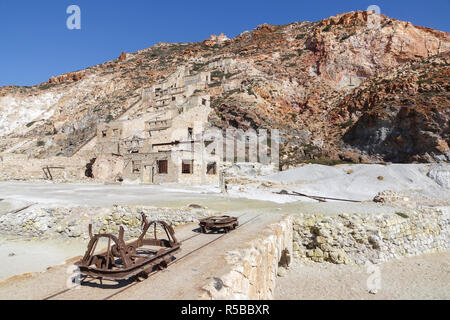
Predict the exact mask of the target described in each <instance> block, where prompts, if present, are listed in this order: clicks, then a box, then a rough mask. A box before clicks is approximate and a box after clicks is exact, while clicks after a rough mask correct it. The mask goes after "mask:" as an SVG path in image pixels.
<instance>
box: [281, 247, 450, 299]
mask: <svg viewBox="0 0 450 320" xmlns="http://www.w3.org/2000/svg"><path fill="white" fill-rule="evenodd" d="M376 274H378V275H379V276H380V277H379V279H380V281H379V282H378V284H379V287H378V288H379V289H378V290H377V293H376V294H375V295H373V294H370V293H369V287H368V282H369V284H372V285H375V286H378V285H377V282H376V281H374V279H375V278H373V277H374V276H375V275H376ZM274 294H275V299H280V300H323V299H331V300H349V299H350V300H361V299H363V300H377V299H383V300H393V299H402V300H404V299H406V300H415V299H426V300H434V299H444V300H449V299H450V253H448V252H447V253H439V254H427V255H422V256H418V257H412V258H404V259H401V260H393V261H390V262H386V263H383V264H382V265H380V266H379V272H378V271H375V270H374V269H373V270H371V269H367V268H366V267H353V266H344V265H339V266H337V265H333V264H328V263H325V264H317V263H311V264H308V265H303V264H300V263H298V262H296V263H294V264H293V266H292V267H291V268H290V270H289V271H288V273H287V276H285V277H278V279H277V286H276V288H275V293H274Z"/></svg>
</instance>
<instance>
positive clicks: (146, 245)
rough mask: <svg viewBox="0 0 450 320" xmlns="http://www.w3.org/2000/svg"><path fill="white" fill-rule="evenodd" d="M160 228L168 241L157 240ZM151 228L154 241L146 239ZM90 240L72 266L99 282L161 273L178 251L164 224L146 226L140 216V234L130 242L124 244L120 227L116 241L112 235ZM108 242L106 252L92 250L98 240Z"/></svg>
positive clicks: (172, 231)
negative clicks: (79, 258) (82, 254)
mask: <svg viewBox="0 0 450 320" xmlns="http://www.w3.org/2000/svg"><path fill="white" fill-rule="evenodd" d="M158 225H159V226H161V227H162V229H163V230H164V232H165V234H166V236H167V239H158V238H157V226H158ZM152 226H153V231H154V232H153V233H154V238H147V237H146V235H147V232H148V231H149V230H150V228H151V227H152ZM89 235H90V237H91V240H90V241H89V244H88V249H87V251H86V253H85V255H84V257H83V259H82V260H80V261H78V262H77V263H75V264H76V265H77V266H78V267H79V268H80V272H81V274H83V275H85V276H90V277H94V278H99V279H107V280H125V279H129V278H133V277H134V278H136V279H137V278H138V277H144V278H145V277H146V276H147V275H148V274H149V273H151V272H153V271H156V270H161V269H164V268H166V267H167V265H168V264H169V263H170V262H171V261H173V260H174V259H175V257H174V256H173V254H174V253H175V252H176V251H177V250H179V249H180V243H179V242H178V241H177V239H176V238H175V232H174V230H173V228H172V226H170V225H168V224H167V223H165V222H163V221H152V222H148V221H147V217H146V216H145V215H144V214H142V234H141V235H140V237H139V238H138V239H137V240H135V241H132V242H128V243H125V241H124V240H123V237H124V229H123V227H120V231H119V237H118V238H117V237H115V236H114V235H111V234H96V235H93V234H92V225H89ZM102 238H103V239H105V240H107V241H108V246H107V248H106V251H104V252H101V253H96V252H95V249H96V247H97V245H98V243H99V240H100V239H102Z"/></svg>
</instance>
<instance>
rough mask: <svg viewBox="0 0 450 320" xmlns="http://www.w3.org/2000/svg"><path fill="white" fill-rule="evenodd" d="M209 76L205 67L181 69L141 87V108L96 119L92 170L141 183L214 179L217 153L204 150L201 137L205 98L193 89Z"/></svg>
mask: <svg viewBox="0 0 450 320" xmlns="http://www.w3.org/2000/svg"><path fill="white" fill-rule="evenodd" d="M210 79H211V77H210V74H209V73H207V72H202V73H199V74H196V75H194V76H190V75H188V76H186V74H185V73H184V69H181V70H180V71H179V72H178V73H175V74H174V75H173V76H172V77H171V78H169V79H168V80H167V81H166V82H164V83H162V84H158V85H156V86H153V87H150V88H147V89H145V90H144V94H145V97H146V101H148V102H147V108H146V112H145V114H141V115H140V116H139V117H138V118H137V119H133V120H120V121H114V122H110V123H102V124H100V125H98V128H97V138H96V147H95V149H96V153H97V159H96V161H95V163H94V165H93V176H94V177H95V178H98V179H103V180H134V181H136V180H139V181H140V182H142V183H166V182H177V183H182V184H218V183H219V168H220V164H221V159H220V158H219V157H218V156H217V155H211V154H207V152H206V151H205V141H204V140H203V132H204V130H205V129H206V128H207V126H208V116H209V114H210V112H211V108H210V98H209V96H205V95H197V94H195V92H196V90H197V91H200V90H201V89H204V87H205V85H207V84H208V83H209V82H210Z"/></svg>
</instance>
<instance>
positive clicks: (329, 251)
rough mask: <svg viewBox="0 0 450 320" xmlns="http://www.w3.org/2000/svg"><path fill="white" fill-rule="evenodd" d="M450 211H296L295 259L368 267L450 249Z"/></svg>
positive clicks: (422, 209)
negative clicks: (327, 212)
mask: <svg viewBox="0 0 450 320" xmlns="http://www.w3.org/2000/svg"><path fill="white" fill-rule="evenodd" d="M449 223H450V217H449V213H448V212H447V213H445V212H442V211H440V210H435V209H430V208H420V209H416V210H411V211H409V210H408V211H407V213H402V212H400V211H399V212H397V213H396V214H385V215H381V214H376V215H375V214H372V215H370V214H355V215H348V214H341V215H338V216H326V217H325V216H320V215H312V216H311V215H298V216H295V217H294V223H293V228H294V236H293V237H294V244H293V246H294V257H295V258H299V259H306V260H312V261H315V262H319V263H320V262H330V263H334V264H357V265H364V264H365V263H366V262H371V263H380V262H383V261H387V260H390V259H395V258H401V257H405V256H413V255H419V254H423V253H432V252H438V251H444V250H449V249H450V227H449Z"/></svg>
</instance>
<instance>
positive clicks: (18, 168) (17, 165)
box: [0, 155, 89, 181]
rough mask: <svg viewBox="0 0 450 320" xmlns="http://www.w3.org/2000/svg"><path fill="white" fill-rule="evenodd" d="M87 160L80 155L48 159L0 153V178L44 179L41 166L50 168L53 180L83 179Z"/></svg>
mask: <svg viewBox="0 0 450 320" xmlns="http://www.w3.org/2000/svg"><path fill="white" fill-rule="evenodd" d="M88 163H89V160H87V159H85V158H82V157H71V158H66V157H53V158H48V159H35V158H28V157H27V156H26V155H1V156H0V180H37V179H45V174H44V171H43V170H42V168H43V167H46V166H49V167H57V168H50V172H51V175H52V177H53V179H54V180H56V181H58V180H62V181H67V180H69V181H79V180H83V179H85V178H86V177H85V171H86V168H87V167H86V165H87V164H88Z"/></svg>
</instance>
